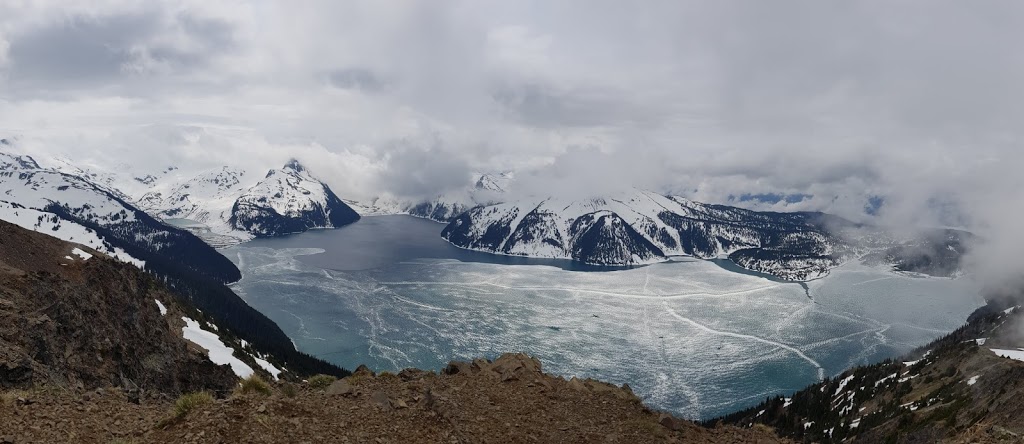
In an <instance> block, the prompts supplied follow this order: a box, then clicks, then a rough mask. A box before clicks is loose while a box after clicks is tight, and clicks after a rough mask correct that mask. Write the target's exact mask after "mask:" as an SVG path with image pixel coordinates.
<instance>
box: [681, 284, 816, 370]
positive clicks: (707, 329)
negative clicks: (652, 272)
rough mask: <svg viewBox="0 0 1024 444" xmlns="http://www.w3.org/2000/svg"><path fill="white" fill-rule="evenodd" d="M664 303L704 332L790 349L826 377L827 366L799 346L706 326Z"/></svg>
mask: <svg viewBox="0 0 1024 444" xmlns="http://www.w3.org/2000/svg"><path fill="white" fill-rule="evenodd" d="M662 305H664V306H665V310H666V311H667V312H668V314H670V315H672V317H674V318H676V319H679V320H680V321H683V322H686V323H688V324H690V325H692V326H694V327H697V328H698V329H700V330H702V331H704V332H707V333H711V334H716V335H720V336H729V337H732V338H739V339H749V340H751V341H756V342H760V343H762V344H768V345H773V346H775V347H778V348H781V349H785V350H788V351H790V352H793V354H795V355H797V356H799V357H800V358H802V359H803V360H805V361H807V362H809V363H810V364H811V365H813V366H814V368H816V369H818V380H819V381H822V380H824V379H825V368H824V367H822V366H821V364H819V363H818V361H815V360H814V359H811V357H810V356H807V355H805V354H804V352H802V351H800V350H798V349H797V348H795V347H793V346H790V345H786V344H783V343H781V342H776V341H770V340H768V339H764V338H760V337H757V336H752V335H745V334H741V333H733V332H729V331H722V330H715V329H713V328H711V327H708V326H706V325H704V324H701V323H699V322H697V321H694V320H693V319H690V318H687V317H684V316H681V315H680V314H679V313H676V311H675V310H673V309H672V307H669V306H668V303H667V302H662Z"/></svg>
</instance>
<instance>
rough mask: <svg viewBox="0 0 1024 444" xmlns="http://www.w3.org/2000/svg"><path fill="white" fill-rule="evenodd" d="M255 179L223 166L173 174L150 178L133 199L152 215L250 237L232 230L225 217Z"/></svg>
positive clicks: (227, 234)
mask: <svg viewBox="0 0 1024 444" xmlns="http://www.w3.org/2000/svg"><path fill="white" fill-rule="evenodd" d="M256 179H257V178H256V177H254V176H253V175H247V174H246V172H245V171H244V170H241V169H236V168H231V167H226V166H225V167H222V168H217V169H213V170H207V171H203V172H200V173H199V174H197V175H195V176H183V175H182V174H181V173H177V174H173V175H168V176H166V177H163V178H161V179H154V181H153V183H152V185H151V187H150V188H147V189H145V190H144V191H143V192H142V194H139V195H137V196H136V202H137V203H138V205H139V208H141V209H142V210H143V211H146V212H147V213H149V214H151V215H154V216H156V217H159V218H164V219H188V220H192V221H196V222H199V223H201V224H203V225H205V226H206V227H208V228H209V229H210V230H211V231H212V232H214V233H217V234H220V235H226V236H231V237H234V238H237V239H239V241H244V240H247V239H249V238H251V236H250V235H249V234H248V233H245V232H242V231H238V230H234V229H232V228H231V226H230V224H229V222H228V220H229V219H230V218H231V208H232V207H233V206H234V205H235V201H236V200H238V197H239V196H241V195H242V193H244V192H245V190H246V189H247V188H249V187H251V186H253V185H255V184H256Z"/></svg>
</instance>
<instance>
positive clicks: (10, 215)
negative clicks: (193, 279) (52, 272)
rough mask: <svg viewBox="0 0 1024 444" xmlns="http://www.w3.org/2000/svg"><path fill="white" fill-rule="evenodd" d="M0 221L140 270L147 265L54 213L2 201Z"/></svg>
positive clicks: (0, 204) (90, 231)
mask: <svg viewBox="0 0 1024 444" xmlns="http://www.w3.org/2000/svg"><path fill="white" fill-rule="evenodd" d="M0 219H2V220H5V221H7V222H10V223H12V224H14V225H17V226H19V227H22V228H25V229H27V230H32V231H36V232H39V233H42V234H46V235H48V236H52V237H55V238H57V239H60V240H63V241H67V242H74V243H76V244H80V245H85V246H87V247H89V248H92V249H93V250H96V251H99V252H102V253H103V254H106V255H107V256H110V257H112V258H114V259H117V260H119V261H121V262H126V263H129V264H132V265H134V266H136V267H139V268H143V267H144V266H145V265H146V262H145V261H141V260H138V259H135V258H134V257H132V256H131V255H129V254H128V253H125V251H124V250H122V249H120V248H113V247H110V246H108V245H107V244H106V243H105V242H103V240H102V239H100V237H99V236H98V235H96V233H95V232H94V231H92V230H90V229H88V228H86V227H83V226H81V225H79V224H77V223H75V222H72V221H69V220H67V219H62V218H60V217H58V216H57V215H54V214H52V213H46V212H43V211H38V210H33V209H30V208H16V207H15V206H13V204H11V203H10V202H4V201H2V200H0Z"/></svg>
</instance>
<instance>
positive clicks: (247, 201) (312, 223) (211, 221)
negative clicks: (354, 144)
mask: <svg viewBox="0 0 1024 444" xmlns="http://www.w3.org/2000/svg"><path fill="white" fill-rule="evenodd" d="M137 201H138V203H139V206H140V207H142V208H143V209H145V210H146V211H147V212H149V213H150V214H153V215H155V216H156V217H159V218H161V219H165V220H172V221H173V220H178V221H187V223H186V227H187V228H188V229H190V230H192V231H193V232H195V233H196V234H197V235H199V236H200V237H202V238H204V239H205V240H207V241H208V242H210V243H211V244H213V245H216V246H222V245H229V244H233V243H238V242H242V241H245V240H248V239H250V238H252V237H254V236H257V237H266V236H277V235H281V234H288V233H296V232H301V231H306V230H308V229H312V228H336V227H340V226H343V225H347V224H349V223H352V222H355V221H356V220H357V219H358V218H359V215H358V214H357V213H356V212H355V211H353V210H352V209H351V208H350V207H349V206H348V205H346V204H345V203H344V202H343V201H341V199H339V198H338V197H337V196H336V195H335V194H334V192H333V191H331V189H330V188H329V187H328V186H327V185H325V184H324V183H323V182H321V181H320V180H318V179H317V178H315V177H313V176H312V175H311V174H310V173H309V171H308V170H306V168H305V167H303V166H302V165H301V164H300V163H299V162H298V161H296V160H291V161H289V162H288V163H287V164H286V165H285V166H284V167H282V168H278V169H273V170H270V171H269V172H268V173H267V174H266V176H264V177H262V178H260V177H259V176H256V175H252V174H248V173H247V172H246V171H245V170H242V169H239V168H233V167H229V166H224V167H221V168H216V169H213V170H208V171H203V172H201V173H199V174H197V175H195V176H184V177H182V176H181V175H175V176H171V177H167V178H164V179H160V178H155V179H154V180H153V182H152V184H151V186H150V187H149V188H148V189H147V190H146V191H145V192H144V193H142V194H141V195H140V196H139V197H138V198H137Z"/></svg>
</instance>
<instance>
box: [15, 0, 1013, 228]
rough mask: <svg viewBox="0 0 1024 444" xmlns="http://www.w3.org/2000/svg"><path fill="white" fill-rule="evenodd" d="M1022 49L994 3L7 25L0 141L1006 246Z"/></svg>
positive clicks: (137, 159) (107, 12) (24, 11)
mask: <svg viewBox="0 0 1024 444" xmlns="http://www.w3.org/2000/svg"><path fill="white" fill-rule="evenodd" d="M1022 44H1024V2H1015V1H972V2H965V1H891V0H884V1H883V0H879V1H870V2H867V1H834V2H833V1H816V0H807V1H778V0H776V1H756V0H749V1H735V2H733V1H723V0H708V1H696V2H694V1H682V0H671V1H664V2H661V1H656V0H645V1H641V2H629V1H601V0H596V1H595V0H579V1H551V0H540V1H526V0H516V1H500V2H499V1H482V0H466V1H439V0H431V1H422V2H404V1H398V0H389V1H366V2H357V1H337V0H327V1H322V2H321V1H311V0H303V1H289V2H284V1H281V2H272V1H252V2H234V1H225V2H221V1H213V0H199V1H176V2H157V1H145V2H137V1H120V0H100V1H90V2H69V1H64V0H55V1H19V0H13V1H11V0H7V1H3V2H0V132H2V133H4V134H7V135H14V136H18V137H19V138H20V139H21V141H22V143H23V144H24V145H25V146H28V147H30V149H34V150H39V151H40V152H42V151H44V150H55V151H62V152H65V153H68V154H69V155H70V156H71V157H72V158H76V159H81V161H82V162H93V163H96V164H102V163H111V162H115V161H118V162H130V163H131V164H132V165H134V166H136V167H142V166H146V167H149V166H152V167H153V168H156V167H160V166H164V164H186V165H189V166H194V167H196V168H200V167H203V168H205V167H214V166H217V165H221V164H228V163H230V164H236V165H241V166H246V167H251V168H266V167H268V166H271V165H276V164H280V163H283V162H284V160H286V159H287V158H289V157H292V156H295V157H298V158H299V159H300V160H303V161H305V162H307V163H309V164H311V165H310V169H312V170H314V171H315V172H317V173H319V174H320V175H321V176H324V177H325V178H326V179H327V181H328V183H329V184H331V185H332V187H333V188H336V191H337V192H338V194H341V195H343V196H345V197H351V198H357V199H366V198H369V197H372V196H375V195H377V194H380V193H382V192H390V193H393V194H396V195H401V196H412V197H416V196H429V195H432V194H436V193H439V192H442V191H445V190H447V189H451V188H453V187H458V186H462V185H463V184H464V183H465V181H466V180H467V179H466V177H467V176H468V174H469V173H470V172H472V171H504V170H514V171H516V172H517V181H516V183H515V184H514V187H515V188H516V191H517V192H519V193H526V194H543V193H550V192H552V190H558V191H559V192H566V193H581V192H586V193H599V192H603V191H604V190H610V189H617V188H622V187H629V186H638V187H643V188H649V189H654V190H657V191H663V192H674V193H678V194H683V195H686V196H689V197H692V198H696V199H698V200H704V201H710V202H719V203H729V202H730V200H729V196H733V201H732V202H734V203H736V202H737V201H736V198H737V197H739V196H742V195H743V194H754V195H756V194H768V193H775V194H783V195H787V194H793V195H807V196H813V197H804V198H803V200H800V198H793V199H790V200H791V201H792V202H786V201H783V202H782V203H779V204H774V205H772V204H758V203H757V202H756V201H747V202H741V204H743V205H748V206H751V205H754V206H759V207H761V208H776V209H817V210H827V211H832V212H835V213H839V214H842V215H844V216H847V217H852V218H856V217H862V216H865V205H866V204H867V203H868V202H869V199H870V198H872V197H881V198H883V199H884V204H883V205H882V206H881V208H880V209H879V210H878V211H877V213H878V215H879V216H880V217H883V218H885V219H886V220H887V221H889V222H893V223H912V224H944V225H958V226H967V227H972V228H973V229H976V230H978V231H986V232H992V233H995V232H1002V231H1011V232H1012V231H1015V230H1016V231H1019V230H1018V229H1017V228H1016V224H1017V222H1016V221H1014V222H1013V223H1009V222H1007V220H1009V217H1008V216H1009V215H1011V214H1012V215H1014V216H1024V215H1021V214H1019V213H1021V212H1022V211H1024V202H1022V199H1021V195H1022V192H1021V190H1022V189H1024V180H1022V179H1021V178H1022V176H1024V174H1022V173H1021V171H1020V170H1021V168H1022V167H1024V147H1022V135H1024V134H1022V133H1024V86H1022V85H1024V51H1022ZM877 202H879V200H876V203H877ZM1019 220H1020V219H1017V221H1019ZM1001 224H1005V226H1001Z"/></svg>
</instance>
